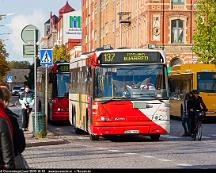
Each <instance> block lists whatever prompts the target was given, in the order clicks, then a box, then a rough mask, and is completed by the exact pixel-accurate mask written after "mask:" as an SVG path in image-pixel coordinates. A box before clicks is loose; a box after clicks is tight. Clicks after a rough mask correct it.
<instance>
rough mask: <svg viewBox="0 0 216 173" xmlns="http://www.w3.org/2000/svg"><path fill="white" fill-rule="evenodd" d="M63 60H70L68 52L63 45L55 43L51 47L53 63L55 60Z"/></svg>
mask: <svg viewBox="0 0 216 173" xmlns="http://www.w3.org/2000/svg"><path fill="white" fill-rule="evenodd" d="M60 60H65V61H67V62H69V61H70V53H69V51H68V49H67V47H66V46H65V45H63V44H62V45H60V46H59V45H56V46H55V47H54V48H53V63H55V62H56V61H60Z"/></svg>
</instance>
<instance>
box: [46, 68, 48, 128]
mask: <svg viewBox="0 0 216 173" xmlns="http://www.w3.org/2000/svg"><path fill="white" fill-rule="evenodd" d="M47 80H48V65H47V64H46V76H45V116H46V129H47V119H48V109H47V107H48V103H47V100H48V99H47V94H48V92H47V90H48V81H47Z"/></svg>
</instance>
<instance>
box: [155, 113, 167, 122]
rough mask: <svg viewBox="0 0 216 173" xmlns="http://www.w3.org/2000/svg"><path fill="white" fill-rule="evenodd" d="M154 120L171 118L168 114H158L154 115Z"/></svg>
mask: <svg viewBox="0 0 216 173" xmlns="http://www.w3.org/2000/svg"><path fill="white" fill-rule="evenodd" d="M153 120H161V121H166V120H169V117H168V116H167V115H166V114H156V115H154V117H153Z"/></svg>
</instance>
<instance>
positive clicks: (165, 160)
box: [158, 159, 172, 162]
mask: <svg viewBox="0 0 216 173" xmlns="http://www.w3.org/2000/svg"><path fill="white" fill-rule="evenodd" d="M158 160H160V161H162V162H171V161H172V160H169V159H158Z"/></svg>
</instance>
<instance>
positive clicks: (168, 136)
mask: <svg viewBox="0 0 216 173" xmlns="http://www.w3.org/2000/svg"><path fill="white" fill-rule="evenodd" d="M161 137H164V138H171V139H179V138H184V137H180V136H171V135H161Z"/></svg>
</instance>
